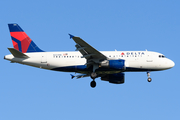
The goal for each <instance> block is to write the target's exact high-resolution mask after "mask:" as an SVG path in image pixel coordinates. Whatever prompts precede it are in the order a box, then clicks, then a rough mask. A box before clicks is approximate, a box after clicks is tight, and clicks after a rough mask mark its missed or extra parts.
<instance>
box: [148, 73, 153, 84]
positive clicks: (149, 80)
mask: <svg viewBox="0 0 180 120" xmlns="http://www.w3.org/2000/svg"><path fill="white" fill-rule="evenodd" d="M147 76H148V79H147V81H148V82H151V81H152V79H151V78H150V73H149V72H147Z"/></svg>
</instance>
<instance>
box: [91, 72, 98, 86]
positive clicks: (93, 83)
mask: <svg viewBox="0 0 180 120" xmlns="http://www.w3.org/2000/svg"><path fill="white" fill-rule="evenodd" d="M96 77H97V73H95V72H92V73H91V78H92V79H93V81H91V83H90V85H91V87H92V88H95V87H96V81H95V78H96Z"/></svg>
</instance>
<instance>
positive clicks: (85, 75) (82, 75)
mask: <svg viewBox="0 0 180 120" xmlns="http://www.w3.org/2000/svg"><path fill="white" fill-rule="evenodd" d="M89 76H90V75H89V74H79V75H72V74H71V79H73V78H74V77H76V79H78V78H84V77H89Z"/></svg>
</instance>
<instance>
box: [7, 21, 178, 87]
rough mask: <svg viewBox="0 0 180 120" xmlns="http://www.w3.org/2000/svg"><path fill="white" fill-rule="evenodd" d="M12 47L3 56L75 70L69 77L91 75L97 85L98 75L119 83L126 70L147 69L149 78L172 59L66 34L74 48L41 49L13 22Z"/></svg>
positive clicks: (45, 67)
mask: <svg viewBox="0 0 180 120" xmlns="http://www.w3.org/2000/svg"><path fill="white" fill-rule="evenodd" d="M8 27H9V31H10V35H11V39H12V43H13V47H14V48H8V50H9V51H10V52H11V54H10V55H6V56H4V59H6V60H9V61H11V63H20V64H25V65H29V66H33V67H37V68H42V69H47V70H54V71H61V72H75V73H79V74H78V75H72V74H70V75H71V78H72V79H73V78H77V79H78V78H84V77H91V79H92V81H91V83H90V86H91V87H92V88H94V87H96V82H95V79H96V78H98V77H100V78H101V80H103V81H108V82H109V83H114V84H122V83H124V81H125V75H124V73H125V72H146V73H147V77H148V79H147V81H148V82H151V81H152V79H151V77H150V72H151V71H161V70H166V69H170V68H172V67H174V65H175V63H174V62H173V61H172V60H170V59H168V58H166V57H165V56H164V55H163V54H161V53H158V52H152V51H147V50H146V51H117V50H115V51H98V50H96V49H95V48H93V47H92V46H91V45H89V44H88V43H87V42H85V41H84V40H83V39H81V38H80V37H76V36H73V35H71V34H69V36H70V39H73V40H74V41H75V43H76V45H75V47H76V51H70V52H68V51H61V52H46V51H44V50H42V49H40V48H39V47H38V46H37V45H36V44H35V43H34V42H33V41H32V39H31V38H30V37H29V36H28V35H27V34H26V33H25V32H24V30H23V29H22V28H21V27H20V26H19V25H18V24H16V23H14V24H8Z"/></svg>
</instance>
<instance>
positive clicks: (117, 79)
mask: <svg viewBox="0 0 180 120" xmlns="http://www.w3.org/2000/svg"><path fill="white" fill-rule="evenodd" d="M101 80H103V81H109V83H114V84H122V83H124V73H115V74H107V75H105V76H102V77H101Z"/></svg>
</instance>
